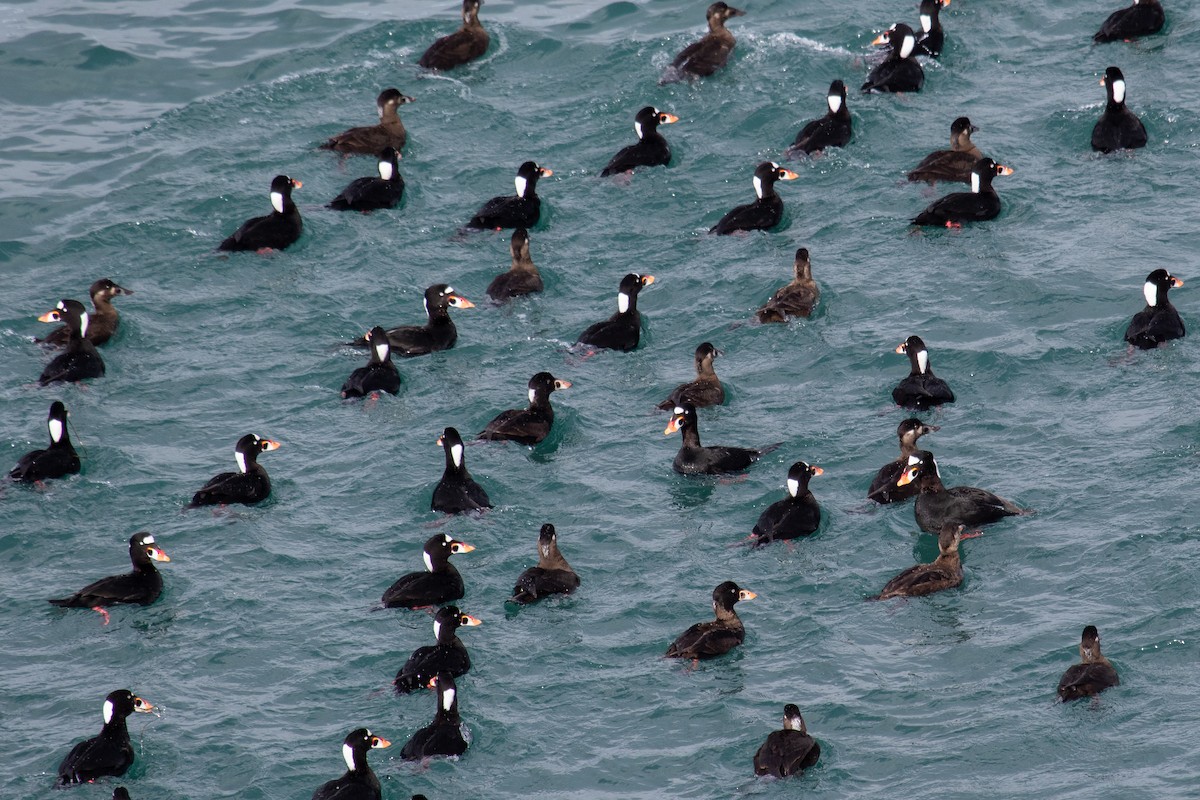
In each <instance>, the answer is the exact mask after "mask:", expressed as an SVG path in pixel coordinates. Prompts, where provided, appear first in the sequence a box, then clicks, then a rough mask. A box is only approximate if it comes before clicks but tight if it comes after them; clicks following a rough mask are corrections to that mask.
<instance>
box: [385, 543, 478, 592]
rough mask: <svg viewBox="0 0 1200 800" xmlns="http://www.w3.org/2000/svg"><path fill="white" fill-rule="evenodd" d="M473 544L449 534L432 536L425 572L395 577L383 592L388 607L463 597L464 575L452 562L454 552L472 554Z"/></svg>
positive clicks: (426, 551)
mask: <svg viewBox="0 0 1200 800" xmlns="http://www.w3.org/2000/svg"><path fill="white" fill-rule="evenodd" d="M474 549H475V546H474V545H470V544H467V543H466V542H460V541H458V540H457V539H455V538H454V537H453V536H451V535H450V534H448V533H439V534H437V535H436V536H432V537H430V538H429V541H427V542H425V547H424V548H423V549H422V556H421V557H422V558H423V559H424V560H425V571H424V572H410V573H408V574H407V575H402V576H400V577H399V578H397V579H396V582H395V583H393V584H392V585H391V586H389V587H388V588H387V591H386V592H384V593H383V605H384V607H385V608H420V607H422V606H434V605H438V604H439V603H449V602H450V601H451V600H457V599H459V598H460V597H462V596H463V593H464V591H465V589H464V588H463V580H462V576H461V575H459V574H458V570H457V569H455V568H454V565H453V564H451V563H450V556H452V555H454V554H455V553H470V552H471V551H472V550H474Z"/></svg>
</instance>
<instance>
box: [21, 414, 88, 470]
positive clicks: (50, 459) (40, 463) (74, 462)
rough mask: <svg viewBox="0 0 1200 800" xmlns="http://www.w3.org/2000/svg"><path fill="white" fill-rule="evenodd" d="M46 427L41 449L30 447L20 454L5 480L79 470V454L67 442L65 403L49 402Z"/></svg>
mask: <svg viewBox="0 0 1200 800" xmlns="http://www.w3.org/2000/svg"><path fill="white" fill-rule="evenodd" d="M46 428H47V430H48V431H49V433H50V445H49V446H48V447H47V448H46V449H45V450H30V451H29V452H28V453H26V454H25V455H23V456H21V458H20V460H18V461H17V465H16V466H15V467H13V468H12V469H11V470H9V473H8V478H9V480H14V481H20V482H22V483H34V482H35V481H44V480H46V479H47V478H61V477H63V476H64V475H73V474H75V473H76V472H79V454H78V453H76V452H75V447H74V446H73V445H72V444H71V435H70V434H69V433H68V432H67V407H66V406H64V405H63V404H62V402H61V401H59V400H55V401H54V402H53V403H51V404H50V413H49V414H47V415H46Z"/></svg>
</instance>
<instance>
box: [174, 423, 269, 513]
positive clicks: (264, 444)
mask: <svg viewBox="0 0 1200 800" xmlns="http://www.w3.org/2000/svg"><path fill="white" fill-rule="evenodd" d="M279 447H280V443H279V442H276V441H274V440H272V439H261V438H259V437H258V436H257V435H255V434H253V433H247V434H246V435H245V436H243V437H242V438H240V439H238V441H237V444H236V445H235V446H234V448H233V458H234V460H235V461H236V462H237V467H238V471H237V472H222V473H219V474H217V475H214V476H213V477H212V479H211V480H209V482H208V483H206V484H204V486H202V487H201V488H200V490H199V491H198V492H196V494H194V495H193V496H192V502H191V503H190V504H188V508H195V507H197V506H214V505H226V504H228V503H242V504H243V505H253V504H254V503H261V502H262V501H263V500H266V499H267V497H269V496H270V494H271V479H270V478H269V477H268V476H267V471H266V470H265V469H263V467H262V465H261V464H259V463H258V455H259V453H269V452H271V451H272V450H278V449H279Z"/></svg>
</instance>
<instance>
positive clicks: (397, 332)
mask: <svg viewBox="0 0 1200 800" xmlns="http://www.w3.org/2000/svg"><path fill="white" fill-rule="evenodd" d="M423 302H424V303H425V316H426V317H427V320H428V321H427V322H426V323H425V324H424V325H400V326H398V327H395V328H391V329H390V330H388V331H387V337H388V342H389V343H390V344H391V346H392V351H393V354H394V355H398V356H404V357H410V356H423V355H427V354H429V353H435V352H437V351H439V350H449V349H450V348H451V347H453V346H454V343H455V342H457V341H458V329H457V328H456V327H454V320H452V319H450V312H449V309H450V308H451V307H453V308H474V307H475V304H474V303H472V302H471V301H470V300H468V299H467V298H465V297H463V296H462V295H459V294H456V293H455V291H454V287H453V286H450V285H449V284H445V283H435V284H434V285H433V286H430V287H429V288H428V289H426V290H425V299H424V301H423ZM350 344H351V345H352V346H354V347H366V346H367V339H366V337H365V336H364V337H362V338H359V339H355V340H354V341H352V342H350Z"/></svg>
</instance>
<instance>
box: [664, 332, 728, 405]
mask: <svg viewBox="0 0 1200 800" xmlns="http://www.w3.org/2000/svg"><path fill="white" fill-rule="evenodd" d="M721 355H724V353H722V352H721V351H720V350H718V349H717V348H715V347H713V344H712V342H701V343H700V344H699V345H697V347H696V353H695V355H694V360H695V364H696V379H695V380H691V381H688V382H687V383H681V384H679V385H678V386H676V387H675V388H674V389H672V390H671V394H669V395H668V396H667V399H666V400H663V401H662V402H661V403H659V404H658V407H659V408H661V409H662V410H663V411H670V410H672V409H673V408H675V406H677V405H679V404H680V403H691V404H692V405H693V406H694V407H696V408H704V407H706V406H719V405H722V404H723V403H724V402H725V387H724V386H722V385H721V379H720V378H718V377H717V371H716V370H714V369H713V361H715V360H716V358H717V357H718V356H721Z"/></svg>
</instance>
